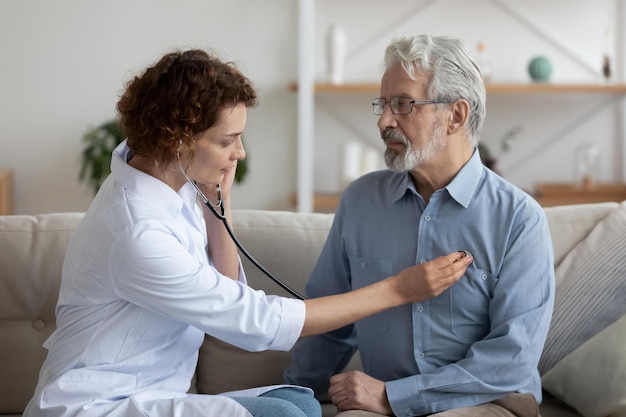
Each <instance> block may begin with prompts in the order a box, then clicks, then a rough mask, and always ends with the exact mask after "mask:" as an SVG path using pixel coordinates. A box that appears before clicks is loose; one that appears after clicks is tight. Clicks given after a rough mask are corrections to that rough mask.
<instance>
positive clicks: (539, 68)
mask: <svg viewBox="0 0 626 417" xmlns="http://www.w3.org/2000/svg"><path fill="white" fill-rule="evenodd" d="M528 74H529V75H530V78H531V79H532V80H533V81H538V82H546V81H549V80H550V75H552V62H550V60H549V59H548V58H546V57H545V56H537V57H535V58H533V59H531V60H530V62H529V63H528Z"/></svg>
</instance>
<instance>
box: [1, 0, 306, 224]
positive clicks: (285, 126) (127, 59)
mask: <svg viewBox="0 0 626 417" xmlns="http://www.w3.org/2000/svg"><path fill="white" fill-rule="evenodd" d="M296 14H297V3H296V2H294V1H292V0H266V1H262V2H257V1H246V0H229V1H216V0H211V1H207V0H182V1H178V0H107V1H96V0H59V1H47V0H2V1H0V57H1V58H0V60H1V62H2V64H1V68H0V91H1V92H2V93H1V94H0V126H2V129H1V133H0V167H3V168H11V169H13V170H14V174H15V196H14V202H15V212H16V213H19V214H35V213H44V212H59V211H82V210H85V209H86V208H87V207H88V205H89V203H90V201H91V198H92V191H91V189H89V188H88V187H87V186H86V185H84V184H81V183H79V181H78V172H79V167H80V152H81V143H80V138H81V136H82V135H83V133H84V132H85V130H86V129H87V128H88V127H91V126H95V125H98V124H100V123H101V122H103V121H105V120H107V119H109V118H112V117H114V115H115V104H116V102H117V99H118V94H119V93H120V92H121V90H122V88H123V85H124V83H125V82H126V81H127V80H128V79H129V78H130V77H131V76H132V74H133V71H136V70H140V69H142V68H143V67H145V66H146V65H148V64H151V63H153V62H154V61H155V60H156V59H157V58H159V57H160V56H161V55H162V54H163V53H165V52H167V51H169V50H170V49H173V48H179V47H181V48H186V47H201V48H210V49H213V50H214V51H215V52H217V53H218V54H219V55H220V56H221V57H223V58H224V59H228V60H232V61H235V62H236V63H237V64H238V66H239V68H240V69H241V70H242V71H243V72H244V73H245V74H246V75H247V76H248V77H249V78H250V79H251V80H252V81H253V82H254V83H255V85H256V86H257V88H258V89H259V91H260V99H261V105H260V106H259V107H257V108H255V109H253V110H251V111H250V112H249V114H248V127H247V129H246V132H245V143H246V145H247V150H248V153H249V155H250V164H249V167H250V172H251V175H249V176H248V177H247V178H246V180H245V182H244V183H243V184H241V185H239V186H237V187H236V190H235V191H234V192H233V194H234V195H233V198H235V199H236V201H237V203H236V205H237V207H241V208H266V209H279V208H290V197H291V193H292V192H293V191H294V190H295V181H296V180H295V177H294V174H293V173H294V172H295V162H294V161H295V158H296V145H295V144H296V141H295V131H296V122H295V120H296V108H295V103H296V96H295V94H294V93H292V92H289V91H288V89H287V82H288V81H289V80H295V79H296V71H297V57H296V44H297V39H296V37H295V35H294V34H295V33H296V32H297V26H296V25H297V22H296V18H295V16H296Z"/></svg>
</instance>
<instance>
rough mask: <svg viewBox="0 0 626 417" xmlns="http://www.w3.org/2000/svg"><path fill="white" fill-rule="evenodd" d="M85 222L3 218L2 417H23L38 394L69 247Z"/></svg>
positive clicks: (63, 217) (62, 217)
mask: <svg viewBox="0 0 626 417" xmlns="http://www.w3.org/2000/svg"><path fill="white" fill-rule="evenodd" d="M81 218H82V214H79V213H76V214H70V213H66V214H47V215H41V216H4V217H3V216H0V248H2V249H1V250H2V256H0V271H2V277H1V279H0V294H2V302H1V303H0V323H1V327H0V329H1V336H0V338H1V341H0V369H1V370H2V375H1V377H0V392H1V393H2V395H1V397H2V401H0V414H4V413H21V412H22V410H23V409H24V407H25V406H26V403H27V402H28V400H30V397H31V395H32V394H33V391H34V388H35V385H36V383H37V376H38V375H39V368H40V367H41V364H42V362H43V360H44V358H45V356H46V350H45V349H44V348H43V347H42V344H43V342H44V341H45V340H46V339H47V338H48V336H49V335H50V333H52V331H53V330H54V328H55V325H56V324H55V316H54V307H55V305H56V301H57V297H58V294H59V284H60V276H61V266H62V264H63V258H64V254H65V248H66V247H67V243H68V241H69V238H70V236H71V234H72V232H73V231H74V228H75V227H76V224H78V222H79V221H80V219H81Z"/></svg>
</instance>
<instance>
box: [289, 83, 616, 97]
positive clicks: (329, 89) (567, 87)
mask: <svg viewBox="0 0 626 417" xmlns="http://www.w3.org/2000/svg"><path fill="white" fill-rule="evenodd" d="M486 87H487V93H488V94H568V93H579V94H580V93H583V94H625V95H626V84H613V83H609V84H595V83H591V84H576V83H568V84H552V83H494V84H486ZM313 88H314V90H313V91H314V92H315V93H373V94H376V93H378V92H379V91H380V85H379V84H378V83H345V84H330V83H316V84H315V85H314V87H313ZM289 89H290V90H291V91H298V84H297V83H291V84H289Z"/></svg>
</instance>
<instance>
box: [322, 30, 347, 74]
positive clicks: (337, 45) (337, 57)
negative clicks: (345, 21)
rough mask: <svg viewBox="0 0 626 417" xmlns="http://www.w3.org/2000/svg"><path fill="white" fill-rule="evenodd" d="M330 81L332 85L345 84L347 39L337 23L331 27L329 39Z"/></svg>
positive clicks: (327, 45)
mask: <svg viewBox="0 0 626 417" xmlns="http://www.w3.org/2000/svg"><path fill="white" fill-rule="evenodd" d="M326 40H327V44H326V47H327V50H326V52H327V54H328V56H327V59H328V68H327V69H328V81H329V82H330V83H331V84H341V83H343V75H344V70H345V65H346V53H347V46H348V45H347V43H348V41H347V38H346V33H345V31H344V30H343V28H342V27H341V25H338V24H336V23H334V24H332V25H330V28H329V30H328V37H327V39H326Z"/></svg>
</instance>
